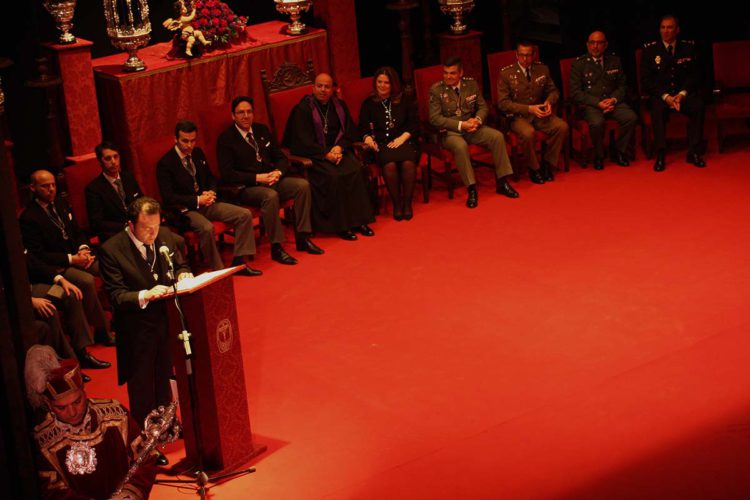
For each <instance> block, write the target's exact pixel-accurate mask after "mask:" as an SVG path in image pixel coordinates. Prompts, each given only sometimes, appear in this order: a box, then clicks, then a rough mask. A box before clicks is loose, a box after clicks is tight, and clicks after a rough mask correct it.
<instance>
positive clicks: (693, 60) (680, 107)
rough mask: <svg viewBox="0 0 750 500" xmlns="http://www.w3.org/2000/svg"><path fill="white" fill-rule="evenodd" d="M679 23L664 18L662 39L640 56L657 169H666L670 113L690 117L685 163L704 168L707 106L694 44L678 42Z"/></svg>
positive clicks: (684, 41) (661, 25) (660, 26)
mask: <svg viewBox="0 0 750 500" xmlns="http://www.w3.org/2000/svg"><path fill="white" fill-rule="evenodd" d="M679 33H680V23H679V21H678V19H677V18H676V17H674V16H672V15H667V16H664V17H662V18H661V22H660V24H659V34H660V35H661V40H659V41H656V42H650V43H647V44H646V45H645V46H644V49H643V55H642V57H641V87H642V88H643V90H644V91H645V92H646V93H647V94H648V95H649V97H650V102H651V118H652V121H653V127H654V145H655V147H656V163H654V170H655V171H657V172H661V171H663V170H664V168H665V165H666V164H665V161H664V150H665V149H666V133H667V132H666V131H667V120H668V119H669V113H670V111H672V110H674V111H677V112H679V113H683V114H685V115H687V117H688V153H687V158H686V161H687V162H688V163H692V164H693V165H695V166H696V167H705V166H706V162H705V161H704V160H703V158H702V157H701V155H700V152H699V148H700V145H701V144H702V142H703V122H704V116H705V105H704V103H703V100H702V99H701V97H700V94H699V86H700V82H699V79H700V78H699V66H698V61H697V51H696V49H695V42H693V41H692V40H677V35H678V34H679Z"/></svg>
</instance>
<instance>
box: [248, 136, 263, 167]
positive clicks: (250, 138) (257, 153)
mask: <svg viewBox="0 0 750 500" xmlns="http://www.w3.org/2000/svg"><path fill="white" fill-rule="evenodd" d="M245 140H246V141H247V143H248V144H250V147H251V148H253V149H254V150H255V159H256V160H258V161H259V162H260V161H262V159H261V156H260V148H259V147H258V142H257V141H256V140H255V136H254V135H253V133H252V132H248V133H247V135H245Z"/></svg>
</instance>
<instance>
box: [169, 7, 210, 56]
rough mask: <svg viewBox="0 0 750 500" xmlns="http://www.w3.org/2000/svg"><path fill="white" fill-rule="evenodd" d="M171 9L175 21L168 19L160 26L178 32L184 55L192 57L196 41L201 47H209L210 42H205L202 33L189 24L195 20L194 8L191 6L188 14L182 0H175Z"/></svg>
mask: <svg viewBox="0 0 750 500" xmlns="http://www.w3.org/2000/svg"><path fill="white" fill-rule="evenodd" d="M173 7H174V12H175V17H176V18H177V19H172V18H171V17H170V18H169V19H167V20H166V21H164V22H163V23H162V26H164V27H165V28H167V29H168V30H170V31H179V32H180V35H179V36H180V40H182V41H184V42H185V55H186V56H188V57H193V45H195V41H196V40H198V41H199V42H201V43H202V44H203V45H211V41H210V40H206V38H205V37H204V36H203V32H201V31H200V30H197V29H195V28H193V25H192V24H191V23H192V22H193V19H195V7H193V6H192V5H191V6H190V7H191V10H190V13H188V9H187V6H186V5H185V2H183V0H177V1H176V2H175V3H174V5H173Z"/></svg>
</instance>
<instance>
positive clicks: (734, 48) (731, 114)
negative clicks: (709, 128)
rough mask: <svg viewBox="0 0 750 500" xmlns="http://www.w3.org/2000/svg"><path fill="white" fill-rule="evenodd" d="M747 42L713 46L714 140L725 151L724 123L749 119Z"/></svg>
mask: <svg viewBox="0 0 750 500" xmlns="http://www.w3.org/2000/svg"><path fill="white" fill-rule="evenodd" d="M748 54H750V40H741V41H736V42H715V43H714V44H713V55H714V86H715V88H714V95H715V96H716V138H717V141H718V145H719V152H722V151H723V149H724V139H725V135H724V126H725V124H726V122H728V121H733V120H735V121H736V120H741V119H745V118H748V117H750V64H747V62H746V61H747V57H748Z"/></svg>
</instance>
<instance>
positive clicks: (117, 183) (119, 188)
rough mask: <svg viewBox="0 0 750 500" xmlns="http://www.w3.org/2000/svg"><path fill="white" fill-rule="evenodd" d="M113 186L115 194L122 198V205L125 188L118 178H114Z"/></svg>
mask: <svg viewBox="0 0 750 500" xmlns="http://www.w3.org/2000/svg"><path fill="white" fill-rule="evenodd" d="M115 188H116V189H117V194H119V195H120V199H121V200H122V203H123V205H124V204H125V188H123V187H122V181H121V180H120V179H119V178H118V179H116V180H115Z"/></svg>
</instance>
